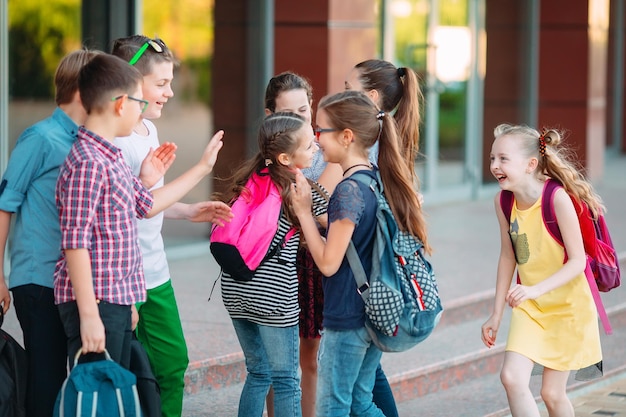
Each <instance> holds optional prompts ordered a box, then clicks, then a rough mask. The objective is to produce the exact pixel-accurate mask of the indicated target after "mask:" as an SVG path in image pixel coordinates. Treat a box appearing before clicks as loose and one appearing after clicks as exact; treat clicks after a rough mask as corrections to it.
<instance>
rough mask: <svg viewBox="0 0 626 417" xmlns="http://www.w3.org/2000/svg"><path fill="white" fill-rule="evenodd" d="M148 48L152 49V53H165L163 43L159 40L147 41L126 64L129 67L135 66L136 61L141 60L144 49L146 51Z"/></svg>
mask: <svg viewBox="0 0 626 417" xmlns="http://www.w3.org/2000/svg"><path fill="white" fill-rule="evenodd" d="M148 46H151V47H152V49H153V50H154V52H156V53H159V54H161V53H163V51H165V48H166V47H165V43H164V42H163V41H162V40H161V39H149V40H147V41H146V43H144V44H143V45H142V46H141V48H139V50H138V51H137V52H136V53H135V55H133V57H132V58H131V59H130V61H128V63H129V64H130V65H135V64H136V63H137V61H139V58H141V57H142V56H143V54H144V52H146V49H148Z"/></svg>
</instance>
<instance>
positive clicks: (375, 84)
mask: <svg viewBox="0 0 626 417" xmlns="http://www.w3.org/2000/svg"><path fill="white" fill-rule="evenodd" d="M354 68H356V69H357V71H358V74H359V81H360V82H361V85H362V86H363V89H364V90H365V91H367V90H376V91H377V92H378V94H379V96H380V106H381V110H383V111H384V112H385V113H389V112H392V111H394V110H395V114H394V118H395V120H396V123H397V124H398V132H399V140H400V142H399V143H400V152H401V153H402V156H403V159H404V161H405V162H406V164H407V166H408V167H409V170H410V172H411V178H413V179H415V158H417V155H418V153H419V140H420V133H419V126H420V103H421V102H422V100H423V95H422V91H421V89H420V86H419V79H418V77H417V74H416V73H415V71H413V70H412V69H411V68H406V67H399V68H396V67H395V66H394V65H393V64H392V63H390V62H387V61H383V60H380V59H368V60H367V61H363V62H360V63H358V64H356V65H355V66H354Z"/></svg>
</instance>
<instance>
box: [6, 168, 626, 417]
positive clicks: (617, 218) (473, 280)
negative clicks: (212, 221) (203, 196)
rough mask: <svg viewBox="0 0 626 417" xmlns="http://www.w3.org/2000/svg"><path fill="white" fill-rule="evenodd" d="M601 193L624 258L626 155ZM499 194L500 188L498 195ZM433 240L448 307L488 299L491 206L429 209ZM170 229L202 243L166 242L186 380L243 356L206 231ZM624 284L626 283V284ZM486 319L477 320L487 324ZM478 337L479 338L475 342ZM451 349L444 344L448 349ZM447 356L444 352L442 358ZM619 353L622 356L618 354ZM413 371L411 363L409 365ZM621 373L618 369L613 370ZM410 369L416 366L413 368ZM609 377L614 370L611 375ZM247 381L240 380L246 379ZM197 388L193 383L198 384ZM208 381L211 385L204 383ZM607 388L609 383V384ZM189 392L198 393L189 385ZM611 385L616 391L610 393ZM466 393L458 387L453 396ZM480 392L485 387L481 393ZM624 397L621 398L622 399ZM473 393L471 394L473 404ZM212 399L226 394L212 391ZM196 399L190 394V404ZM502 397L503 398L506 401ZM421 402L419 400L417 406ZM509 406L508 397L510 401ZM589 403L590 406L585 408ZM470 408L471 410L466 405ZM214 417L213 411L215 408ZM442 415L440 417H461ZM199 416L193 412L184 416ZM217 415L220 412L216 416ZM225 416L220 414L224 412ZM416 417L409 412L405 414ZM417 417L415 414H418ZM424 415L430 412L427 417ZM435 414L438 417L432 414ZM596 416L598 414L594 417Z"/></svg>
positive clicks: (492, 257) (595, 390) (387, 363)
mask: <svg viewBox="0 0 626 417" xmlns="http://www.w3.org/2000/svg"><path fill="white" fill-rule="evenodd" d="M596 189H597V191H598V193H599V194H600V195H601V196H602V197H603V199H604V202H605V204H606V206H607V209H608V212H607V215H606V218H607V222H608V225H609V228H610V230H611V232H612V237H613V240H614V244H615V246H616V248H617V249H618V252H620V254H621V255H622V257H624V256H626V216H624V212H625V211H624V207H626V157H624V156H622V157H619V158H617V157H609V158H607V161H606V172H605V175H604V181H603V182H602V184H596ZM495 191H496V188H494V194H495ZM425 210H426V213H427V221H428V225H429V236H430V239H431V244H432V246H433V248H434V254H433V256H432V264H433V266H434V268H435V270H436V273H437V277H438V283H439V287H440V293H441V298H442V300H443V302H444V307H446V306H447V307H451V306H454V305H459V304H462V303H463V302H467V301H468V300H472V299H476V298H484V297H489V296H490V295H491V294H493V290H494V285H495V271H496V263H497V260H498V254H499V237H498V233H499V232H498V225H497V221H496V218H495V214H494V207H493V200H492V199H487V200H480V201H472V202H460V203H456V204H442V205H433V206H429V205H428V204H427V205H426V208H425ZM166 227H168V228H172V227H174V228H180V229H181V230H182V229H183V228H189V227H193V228H194V232H193V233H194V234H195V236H196V239H197V240H198V243H194V244H186V245H185V244H179V241H177V239H176V238H174V239H170V240H168V241H166V246H167V251H168V258H169V262H170V269H171V273H172V278H173V285H174V288H175V291H176V296H177V299H178V304H179V309H180V314H181V318H182V321H183V328H184V331H185V336H186V339H187V343H188V347H189V357H190V367H189V371H188V374H190V375H191V373H192V372H191V371H193V370H194V369H196V368H198V367H202V366H206V364H207V363H213V364H215V363H221V362H228V361H229V360H232V358H233V357H239V356H241V351H240V348H239V344H238V342H237V339H236V336H235V333H234V330H233V328H232V324H231V321H230V319H229V317H228V314H227V312H226V310H225V308H224V306H223V304H222V301H221V296H220V286H219V280H218V281H217V283H216V284H215V287H214V290H213V294H212V297H211V299H210V301H209V300H208V299H209V296H210V294H211V289H212V287H213V285H214V283H215V281H216V280H217V279H218V274H219V268H218V267H217V264H216V263H215V262H214V260H213V258H212V256H211V255H210V251H209V245H208V241H207V240H206V234H207V230H206V228H204V227H203V226H200V225H191V226H190V225H189V224H183V222H170V223H169V224H168V225H167V226H166ZM625 285H626V284H625ZM623 291H624V290H623V289H621V288H620V289H618V290H615V291H613V292H612V293H610V296H611V297H615V298H616V299H617V297H619V298H620V300H623V299H624V297H623V296H622V295H620V294H622V292H623ZM486 318H487V317H486V316H485V317H484V318H483V317H482V314H481V317H474V318H473V319H480V320H481V321H484V320H485V319H486ZM479 327H480V326H479V325H478V327H476V329H475V331H474V329H473V327H472V329H471V332H469V336H468V339H467V340H465V339H461V335H455V336H453V337H455V338H457V339H458V340H450V341H449V343H450V344H455V343H456V344H459V343H461V344H465V343H471V344H473V343H479V342H480V339H479V332H480V329H479ZM3 329H4V330H6V331H8V332H9V333H11V334H12V335H14V336H15V337H16V339H18V340H21V331H19V326H18V324H17V320H16V319H15V315H14V312H13V309H11V310H10V312H9V314H8V315H7V317H6V320H5V324H4V326H3ZM474 335H475V339H476V340H473V338H474ZM443 349H445V346H444V348H443ZM444 353H445V352H444ZM620 353H621V357H615V358H612V359H613V360H612V363H613V365H615V364H621V365H625V364H626V354H624V353H623V351H622V352H620ZM618 355H619V353H618ZM398 359H400V357H399V356H393V355H383V366H384V367H385V369H387V367H389V368H403V369H407V364H401V363H395V361H397V360H398ZM408 366H410V365H408ZM614 368H616V367H614ZM408 369H410V368H408ZM606 371H607V373H608V372H609V371H610V369H606ZM240 376H241V375H240ZM223 377H224V378H225V379H226V380H228V378H232V375H228V374H227V372H226V374H225V375H223ZM605 379H606V378H603V379H601V380H599V382H597V385H596V384H593V385H591V386H590V387H588V388H587V390H588V392H589V395H590V396H591V397H603V398H604V397H606V398H607V400H606V401H608V399H610V400H611V401H613V402H615V404H616V405H615V407H618V409H619V411H617V412H618V413H619V414H601V415H626V397H624V395H623V393H624V392H625V391H626V389H625V386H626V383H625V381H626V373H622V374H619V375H618V376H615V377H614V379H612V380H611V385H606V382H608V381H605ZM192 382H193V381H192ZM205 383H206V382H205ZM603 384H604V385H603ZM188 385H189V386H188V394H193V392H192V391H195V388H192V385H191V384H188ZM609 387H612V388H609ZM457 389H461V388H460V387H455V390H457ZM477 389H481V387H477ZM494 390H496V393H495V394H494V395H497V396H498V397H502V398H504V396H505V394H504V391H503V390H501V389H500V387H498V388H494ZM607 390H608V391H611V392H617V393H618V394H611V393H609V394H607V395H604V394H601V393H600V392H607ZM620 393H621V394H620ZM474 394H475V393H469V392H468V393H465V395H467V396H468V399H469V401H471V399H473V396H474ZM212 395H220V394H219V391H213V392H212ZM191 397H193V395H190V397H189V398H191ZM502 398H500V399H502ZM417 401H418V403H419V399H418V400H417ZM504 401H506V399H505V398H504ZM585 404H586V405H585ZM588 404H589V403H588V402H587V403H585V402H580V403H579V402H578V401H577V402H576V410H577V414H576V415H577V416H578V415H580V416H583V415H590V414H583V411H582V410H583V408H584V407H587V405H588ZM465 405H466V407H468V408H471V404H467V403H465ZM214 411H215V410H214ZM461 414H462V413H460V414H446V413H443V414H437V415H442V416H443V415H461ZM185 415H190V416H191V415H194V416H195V414H185ZM215 415H217V414H215ZM219 415H221V414H219ZM401 415H403V416H405V415H406V416H410V415H411V414H401ZM415 415H417V414H415ZM424 415H426V414H424ZM428 415H434V414H428ZM596 415H598V414H596Z"/></svg>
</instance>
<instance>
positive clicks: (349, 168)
mask: <svg viewBox="0 0 626 417" xmlns="http://www.w3.org/2000/svg"><path fill="white" fill-rule="evenodd" d="M356 167H367V168H370V169H371V168H372V166H371V165H370V164H354V165H352V166H349V167H348V168H346V169H345V170H344V171H343V175H344V176H345V175H346V172H348V171H350V170H351V169H352V168H356Z"/></svg>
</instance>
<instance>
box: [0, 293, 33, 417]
mask: <svg viewBox="0 0 626 417" xmlns="http://www.w3.org/2000/svg"><path fill="white" fill-rule="evenodd" d="M3 321H4V312H3V310H2V305H1V304H0V327H2V322H3ZM27 368H28V363H27V362H26V352H25V351H24V348H23V347H22V346H21V345H20V344H19V343H18V342H17V341H16V340H15V339H13V338H12V337H11V335H10V334H8V333H7V332H5V331H4V330H2V329H0V417H25V416H26V409H25V407H26V374H27V371H28V369H27Z"/></svg>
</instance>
